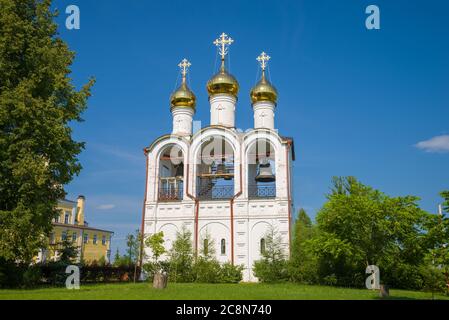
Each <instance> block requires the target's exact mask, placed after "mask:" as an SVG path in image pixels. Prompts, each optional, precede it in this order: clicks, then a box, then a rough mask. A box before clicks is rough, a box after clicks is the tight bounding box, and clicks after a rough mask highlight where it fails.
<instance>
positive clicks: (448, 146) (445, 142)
mask: <svg viewBox="0 0 449 320" xmlns="http://www.w3.org/2000/svg"><path fill="white" fill-rule="evenodd" d="M415 147H417V148H418V149H421V150H424V151H425V152H449V135H442V136H436V137H433V138H431V139H429V140H425V141H421V142H418V143H417V144H415Z"/></svg>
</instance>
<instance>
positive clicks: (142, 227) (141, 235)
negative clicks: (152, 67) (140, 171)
mask: <svg viewBox="0 0 449 320" xmlns="http://www.w3.org/2000/svg"><path fill="white" fill-rule="evenodd" d="M143 154H144V155H145V157H146V166H145V195H144V197H143V199H144V200H143V206H142V222H141V225H140V254H139V267H140V270H142V260H143V245H144V241H143V240H144V239H143V237H144V236H143V235H144V227H145V205H146V203H147V191H148V152H147V150H146V148H144V149H143Z"/></svg>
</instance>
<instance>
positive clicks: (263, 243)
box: [260, 238, 265, 254]
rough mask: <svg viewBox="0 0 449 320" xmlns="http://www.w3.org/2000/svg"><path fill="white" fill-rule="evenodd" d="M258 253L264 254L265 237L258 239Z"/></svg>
mask: <svg viewBox="0 0 449 320" xmlns="http://www.w3.org/2000/svg"><path fill="white" fill-rule="evenodd" d="M260 254H265V239H264V238H262V239H260Z"/></svg>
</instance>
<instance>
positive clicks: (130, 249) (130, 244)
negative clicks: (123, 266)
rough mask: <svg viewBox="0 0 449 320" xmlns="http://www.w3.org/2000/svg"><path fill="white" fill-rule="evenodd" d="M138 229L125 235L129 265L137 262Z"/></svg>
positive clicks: (138, 246) (138, 248)
mask: <svg viewBox="0 0 449 320" xmlns="http://www.w3.org/2000/svg"><path fill="white" fill-rule="evenodd" d="M140 242H141V241H140V231H139V230H136V231H135V234H132V233H130V234H128V235H127V236H126V246H127V253H128V256H127V260H128V264H129V265H136V264H137V263H138V259H139V254H140Z"/></svg>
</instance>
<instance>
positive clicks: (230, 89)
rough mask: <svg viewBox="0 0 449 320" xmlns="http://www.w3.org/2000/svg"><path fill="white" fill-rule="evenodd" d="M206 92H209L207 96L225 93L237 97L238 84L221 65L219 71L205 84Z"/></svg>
mask: <svg viewBox="0 0 449 320" xmlns="http://www.w3.org/2000/svg"><path fill="white" fill-rule="evenodd" d="M207 91H208V92H209V96H212V95H215V94H220V93H226V94H230V95H233V96H234V97H237V94H238V92H239V83H238V82H237V80H236V79H235V78H234V76H233V75H231V74H229V73H228V72H227V71H226V70H225V68H224V65H223V64H222V66H221V68H220V71H219V72H218V73H217V74H215V75H214V76H213V77H212V78H211V79H210V80H209V81H208V82H207Z"/></svg>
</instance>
